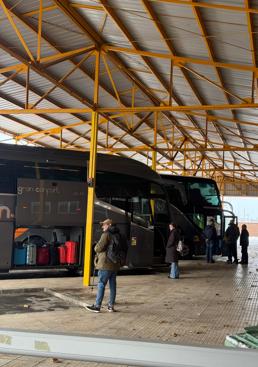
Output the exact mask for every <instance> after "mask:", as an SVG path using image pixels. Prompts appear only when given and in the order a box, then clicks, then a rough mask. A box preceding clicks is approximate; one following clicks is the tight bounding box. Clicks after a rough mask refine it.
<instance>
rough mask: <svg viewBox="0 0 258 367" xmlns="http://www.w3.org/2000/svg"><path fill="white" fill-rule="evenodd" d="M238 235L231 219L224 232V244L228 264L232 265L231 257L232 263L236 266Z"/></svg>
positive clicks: (237, 230)
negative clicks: (226, 247) (225, 245)
mask: <svg viewBox="0 0 258 367" xmlns="http://www.w3.org/2000/svg"><path fill="white" fill-rule="evenodd" d="M239 235H240V232H239V228H238V226H237V225H236V224H235V223H234V221H233V219H232V220H231V221H230V222H229V225H228V228H227V230H226V232H225V238H226V243H227V246H228V261H227V263H228V264H232V256H233V258H234V261H233V263H234V264H238V259H237V240H238V237H239Z"/></svg>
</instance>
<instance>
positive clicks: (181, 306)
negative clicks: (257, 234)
mask: <svg viewBox="0 0 258 367" xmlns="http://www.w3.org/2000/svg"><path fill="white" fill-rule="evenodd" d="M249 249H250V251H249V252H250V261H249V265H248V266H247V265H245V266H242V265H233V264H232V265H229V264H226V262H225V261H226V258H222V257H216V263H215V264H206V263H205V260H204V259H199V260H192V261H181V262H180V270H181V276H180V279H179V280H170V279H168V278H167V273H166V272H159V273H158V272H157V273H147V274H146V273H145V274H141V275H121V276H118V294H117V306H116V307H117V310H118V312H117V313H108V312H107V311H106V303H107V297H108V291H107V294H106V298H105V302H104V304H103V309H102V312H101V313H99V314H95V313H90V312H88V311H86V310H85V309H84V308H83V307H80V306H78V305H76V303H78V302H79V303H81V304H87V303H88V304H92V303H94V300H95V295H96V287H94V289H93V290H92V289H91V288H83V287H82V278H80V277H75V278H71V277H64V278H63V277H62V278H61V277H54V278H32V279H1V280H0V292H1V290H2V291H3V290H4V292H10V290H12V289H13V290H14V289H19V290H21V289H29V288H44V287H47V288H49V289H52V290H55V291H56V292H57V293H58V294H59V295H60V294H61V295H65V296H67V297H68V299H70V300H71V303H67V302H65V301H62V302H63V303H64V306H65V307H64V308H62V307H61V308H56V309H55V308H54V309H53V308H52V309H51V310H49V309H48V308H47V307H46V309H45V310H44V312H42V310H41V312H35V310H32V309H33V305H32V306H31V307H27V306H28V305H25V307H24V312H19V313H18V312H17V313H14V312H12V313H11V314H10V313H8V310H6V311H7V312H6V313H5V314H0V325H1V327H2V328H17V329H26V330H40V331H51V332H65V333H80V334H91V335H104V336H115V337H127V338H133V339H152V340H156V341H161V340H162V341H170V342H175V343H182V344H183V343H186V344H189V343H190V344H199V345H200V344H201V345H217V346H221V345H223V343H224V340H225V336H226V335H228V334H235V333H237V332H241V331H243V329H244V327H245V326H248V325H257V324H258V312H257V311H258V292H257V291H258V238H252V239H251V245H250V248H249ZM238 251H239V257H240V249H239V250H238ZM95 282H97V279H96V280H95ZM13 292H14V293H15V291H13ZM0 297H1V298H2V299H1V302H2V304H3V301H4V294H2V295H0ZM17 297H18V291H17ZM17 299H18V298H17ZM26 302H28V301H26ZM6 306H7V305H6ZM32 311H33V312H32ZM53 365H54V363H53V361H52V360H51V359H39V358H34V357H33V358H32V357H21V356H9V355H0V366H8V367H18V366H27V367H34V366H39V367H46V366H53ZM60 365H61V366H70V367H75V366H104V364H102V365H99V364H95V363H83V362H73V361H62V363H61V364H60Z"/></svg>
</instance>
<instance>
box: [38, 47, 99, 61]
mask: <svg viewBox="0 0 258 367" xmlns="http://www.w3.org/2000/svg"><path fill="white" fill-rule="evenodd" d="M94 49H95V45H92V46H88V47H82V48H78V49H77V50H72V51H67V52H62V53H60V52H58V53H57V54H55V55H51V56H46V57H42V58H41V59H40V63H41V64H44V63H48V62H53V61H57V60H60V61H62V60H63V59H64V60H65V59H69V58H70V57H73V56H78V55H81V54H83V53H85V52H90V51H93V50H94Z"/></svg>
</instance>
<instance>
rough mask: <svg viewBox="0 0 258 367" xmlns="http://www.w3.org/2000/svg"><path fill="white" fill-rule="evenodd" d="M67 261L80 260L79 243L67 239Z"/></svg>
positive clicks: (69, 262)
mask: <svg viewBox="0 0 258 367" xmlns="http://www.w3.org/2000/svg"><path fill="white" fill-rule="evenodd" d="M65 247H66V262H67V264H77V262H78V243H77V242H73V241H66V243H65Z"/></svg>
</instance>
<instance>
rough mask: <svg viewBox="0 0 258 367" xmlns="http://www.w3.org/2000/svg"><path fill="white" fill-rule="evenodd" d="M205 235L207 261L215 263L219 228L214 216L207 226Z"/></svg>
mask: <svg viewBox="0 0 258 367" xmlns="http://www.w3.org/2000/svg"><path fill="white" fill-rule="evenodd" d="M204 236H205V238H206V261H207V263H214V262H215V261H214V260H213V249H214V248H215V244H216V241H217V230H216V227H215V224H214V219H213V218H211V219H210V220H209V224H208V225H207V226H206V227H205V229H204Z"/></svg>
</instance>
